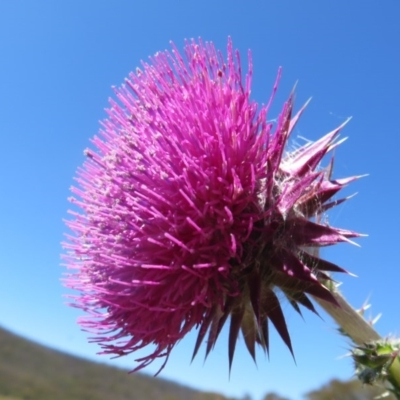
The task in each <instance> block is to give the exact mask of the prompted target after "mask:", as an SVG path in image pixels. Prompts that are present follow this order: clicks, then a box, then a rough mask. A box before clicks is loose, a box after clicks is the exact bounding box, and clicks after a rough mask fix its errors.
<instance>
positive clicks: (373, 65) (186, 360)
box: [0, 0, 400, 400]
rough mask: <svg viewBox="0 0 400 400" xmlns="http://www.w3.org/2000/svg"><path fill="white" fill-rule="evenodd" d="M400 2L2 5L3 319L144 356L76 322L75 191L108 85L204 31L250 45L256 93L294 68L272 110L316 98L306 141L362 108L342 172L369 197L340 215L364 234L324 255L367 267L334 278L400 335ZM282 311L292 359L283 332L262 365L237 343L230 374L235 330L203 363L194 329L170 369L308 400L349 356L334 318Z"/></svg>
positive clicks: (70, 345)
mask: <svg viewBox="0 0 400 400" xmlns="http://www.w3.org/2000/svg"><path fill="white" fill-rule="evenodd" d="M399 12H400V4H399V3H398V2H397V1H395V0H387V1H385V2H378V1H372V0H365V1H360V0H354V1H348V0H335V1H331V2H328V1H321V2H317V1H311V0H305V1H297V0H291V1H289V0H287V1H285V0H283V1H279V2H278V1H267V0H266V1H261V0H260V1H254V0H248V1H246V2H244V1H243V2H242V1H233V0H232V1H211V0H203V1H201V2H200V1H196V2H195V1H177V0H170V1H165V2H164V1H161V0H159V1H154V0H152V1H149V0H146V1H140V2H139V1H134V0H129V1H123V0H120V1H102V0H97V1H89V0H87V1H77V0H69V1H67V2H56V1H44V0H36V1H20V0H14V1H8V2H6V1H2V2H0V122H1V124H0V135H1V146H2V149H3V151H2V156H1V157H0V176H1V191H2V193H3V194H2V196H1V198H0V206H1V228H0V250H1V251H0V325H1V326H3V327H5V328H8V329H11V330H12V331H14V332H16V333H19V334H21V335H24V336H26V337H28V338H30V339H33V340H36V341H38V342H40V343H43V344H46V345H49V346H52V347H55V348H58V349H61V350H64V351H67V352H70V353H73V354H76V355H80V356H82V357H87V358H90V359H94V360H97V361H99V362H109V363H111V364H112V365H116V366H123V367H127V368H130V367H132V366H133V365H134V364H133V356H132V357H127V358H123V359H119V360H108V358H107V357H104V356H103V357H100V356H97V355H96V352H97V351H98V348H97V347H96V345H93V344H87V342H86V335H85V334H84V333H83V332H81V331H80V328H79V327H78V325H77V324H76V323H75V320H76V318H77V316H78V315H79V314H80V313H79V312H78V311H76V310H74V309H71V308H68V307H66V306H65V305H64V302H65V300H64V299H63V298H62V296H63V294H65V293H67V290H66V289H65V288H63V287H62V285H61V284H60V277H61V274H62V272H63V268H62V267H61V266H60V263H61V261H60V253H61V252H62V249H61V245H60V242H61V241H62V240H63V234H64V232H66V230H67V229H66V228H65V226H64V224H63V222H62V219H63V218H66V217H67V209H68V208H69V204H68V202H67V197H68V196H69V195H70V193H69V187H70V186H71V185H72V184H73V177H74V175H75V171H76V169H77V167H78V166H79V165H80V164H81V163H82V162H83V159H84V156H83V150H84V149H85V148H86V147H87V146H88V144H89V139H90V138H91V137H92V136H93V135H95V134H96V133H97V131H98V129H99V120H101V119H104V118H105V117H106V114H105V112H104V108H106V107H107V106H108V101H107V99H108V98H109V97H110V96H112V95H113V92H112V90H111V86H112V85H120V84H121V83H122V82H123V79H124V78H125V77H126V76H127V75H128V73H129V72H130V71H132V70H134V69H135V68H136V67H137V66H138V65H139V64H140V60H142V59H143V60H146V59H147V57H148V56H150V55H153V54H154V53H155V52H157V51H159V50H164V49H166V48H169V41H170V40H173V41H174V42H175V44H176V45H177V46H178V47H179V48H182V47H183V42H184V39H185V38H192V37H194V38H197V37H199V36H201V37H202V38H203V39H204V40H211V41H213V42H214V43H215V45H216V47H218V48H221V49H222V50H225V48H226V42H227V36H228V35H230V36H231V37H232V38H233V42H234V46H235V47H237V48H239V50H240V51H241V54H242V59H243V64H244V65H245V57H246V54H247V50H248V49H249V48H250V49H251V50H252V53H253V60H254V81H253V92H252V95H253V98H254V100H256V101H258V102H260V103H262V102H266V101H267V100H268V98H269V94H270V91H271V88H272V85H273V83H274V80H275V76H276V72H277V69H278V67H279V66H282V67H283V77H282V80H281V84H280V88H279V92H278V95H277V97H276V102H275V107H274V108H273V109H272V114H273V113H274V112H277V111H278V110H279V107H280V106H281V104H282V102H283V101H284V99H285V98H286V97H287V95H288V93H289V92H290V90H291V88H292V87H293V85H294V83H295V82H296V81H298V87H297V105H298V106H299V107H300V106H301V104H302V103H303V102H305V101H306V100H307V99H308V97H310V96H312V98H313V100H312V102H311V104H310V105H309V107H308V110H307V112H306V113H305V114H304V117H303V120H302V122H301V123H300V125H299V127H298V129H297V131H296V132H295V135H297V136H303V137H306V138H307V139H312V140H314V139H317V138H318V137H320V136H321V135H323V134H324V133H326V132H328V131H329V130H331V129H333V128H334V127H336V126H337V125H339V124H340V123H341V122H343V121H344V120H345V119H346V118H347V117H349V116H353V119H352V121H351V122H350V123H349V124H348V125H347V127H346V128H345V130H344V131H343V136H348V137H349V140H348V141H346V142H345V143H344V144H343V145H341V146H340V148H339V149H338V150H337V151H336V165H335V176H337V177H344V176H349V175H359V174H364V173H368V174H370V175H369V176H368V177H366V178H364V179H362V180H360V181H358V182H356V183H354V184H353V185H352V186H351V187H350V188H349V189H346V192H345V193H347V194H351V193H353V192H359V194H358V195H357V196H356V197H355V198H353V199H352V200H351V201H350V202H348V203H347V204H345V205H343V206H341V207H340V209H338V210H335V211H334V212H332V213H331V214H330V216H329V221H330V223H331V224H332V225H336V226H340V227H344V228H349V229H353V230H356V231H359V232H363V233H368V234H369V236H368V237H366V238H362V239H360V240H358V243H359V244H360V245H361V246H362V247H361V248H357V247H355V246H350V245H340V246H338V247H336V248H333V249H329V250H326V251H324V256H325V257H326V258H329V259H330V260H332V261H333V262H335V263H337V264H339V265H342V266H343V267H344V268H347V269H349V270H351V271H352V272H353V273H355V274H356V275H357V276H358V278H353V277H346V276H344V277H343V276H338V277H337V279H338V280H340V281H343V285H342V288H343V292H344V295H345V296H346V297H347V298H348V300H349V301H350V303H352V304H353V305H355V306H357V307H358V306H361V305H362V303H363V302H364V301H365V300H366V299H367V298H368V297H369V298H370V300H371V302H372V305H373V306H372V315H375V314H377V313H381V312H382V313H383V317H382V318H381V320H380V321H379V323H378V325H377V328H378V330H379V332H380V333H381V334H382V335H387V334H395V335H398V336H399V335H400V319H399V312H398V306H397V305H398V303H399V301H398V300H395V299H396V298H397V296H396V294H397V293H398V288H399V278H400V272H399V262H398V246H399V239H400V234H399V230H398V227H399V226H400V214H399V212H398V209H397V207H398V203H399V188H398V183H399V175H398V173H399V167H398V161H397V160H398V152H399V142H400V139H399V125H398V115H399V111H398V110H399V107H400V100H399V89H400V74H399V71H400V58H399V56H398V49H399V38H400V24H399V23H398V16H399ZM284 309H285V310H286V311H287V321H288V325H289V330H290V332H291V334H292V340H293V347H294V350H295V355H296V364H295V363H294V362H293V360H292V358H291V355H290V353H289V352H288V351H287V349H286V348H285V347H284V345H283V344H282V343H281V341H280V340H279V338H277V336H276V335H275V334H273V337H272V345H271V360H270V361H269V362H268V360H267V359H266V358H265V357H264V355H263V354H261V353H259V354H258V366H257V367H256V366H254V364H253V362H252V360H251V358H250V357H249V356H248V355H247V354H246V351H245V349H244V347H245V346H244V343H243V341H242V342H241V343H240V344H239V346H238V349H237V352H236V355H235V360H234V364H233V369H232V373H231V377H230V379H229V375H228V361H227V346H226V336H227V335H226V332H223V335H222V337H221V338H220V339H219V343H218V344H217V346H216V349H215V350H214V352H213V353H212V354H211V355H210V356H209V358H208V359H207V361H206V363H205V364H203V360H202V356H201V355H200V357H198V359H197V360H195V361H194V362H193V364H191V365H190V358H191V352H192V348H193V346H194V342H195V333H193V334H190V335H188V337H187V338H185V339H184V340H183V341H182V342H181V343H180V344H179V345H178V346H177V348H176V349H175V350H174V352H173V354H172V356H171V359H170V361H169V363H168V365H167V367H166V368H165V370H164V371H163V372H162V374H161V376H162V377H165V378H169V379H173V380H176V381H179V382H180V383H182V384H187V385H190V386H193V387H197V388H200V389H204V390H214V391H218V392H222V393H225V394H227V395H232V396H238V397H239V396H243V395H244V394H245V393H249V394H250V395H252V396H253V398H254V400H258V399H260V398H261V396H262V394H264V393H266V392H268V391H276V392H279V393H280V394H282V395H286V396H288V397H291V398H292V399H300V398H301V394H302V393H304V392H306V391H307V390H310V389H313V388H316V387H318V386H320V385H322V384H323V383H325V382H326V381H328V380H329V379H331V378H333V377H338V378H342V379H347V378H350V377H351V375H352V363H351V360H350V359H349V358H340V357H341V356H342V355H344V354H345V353H346V352H347V350H348V348H349V346H348V344H347V343H346V341H345V340H344V339H343V338H341V337H339V336H338V335H337V334H336V333H335V326H334V324H333V322H332V321H331V320H330V318H329V317H328V316H326V315H324V314H323V313H322V314H321V315H322V316H323V319H324V321H322V320H321V319H319V318H318V317H316V316H314V315H312V314H310V313H306V312H305V313H304V314H305V321H303V320H302V319H301V318H300V317H299V316H297V315H295V314H294V313H292V312H291V311H290V305H288V304H286V305H284ZM203 350H204V349H203ZM156 368H157V366H154V367H149V368H148V369H147V372H148V373H154V372H155V371H156Z"/></svg>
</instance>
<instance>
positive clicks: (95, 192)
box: [66, 40, 358, 370]
mask: <svg viewBox="0 0 400 400" xmlns="http://www.w3.org/2000/svg"><path fill="white" fill-rule="evenodd" d="M251 76H252V64H251V60H250V61H249V68H248V72H247V75H246V77H245V79H244V80H243V79H242V71H241V66H240V59H239V53H238V52H237V51H234V50H233V48H232V43H231V41H230V40H229V41H228V49H227V60H225V59H224V57H223V56H222V54H221V53H220V52H217V51H216V50H215V48H214V46H213V45H212V44H211V43H203V42H202V41H201V40H199V41H198V42H195V41H191V42H187V44H186V47H185V57H183V56H181V55H180V53H179V52H178V50H177V49H176V48H175V47H174V46H173V50H172V52H171V53H170V52H167V51H166V52H162V53H158V54H157V55H155V56H154V57H153V58H151V59H150V63H149V64H146V63H144V64H143V71H141V70H138V71H137V72H136V73H132V74H130V76H129V78H128V79H127V80H126V83H125V85H124V86H122V87H121V88H119V89H116V90H115V93H116V97H117V99H118V101H114V100H111V108H110V109H109V110H108V114H109V118H108V119H107V120H106V121H104V122H103V129H102V130H101V132H100V137H101V138H100V137H95V138H94V139H93V144H94V146H95V148H96V149H95V150H87V152H86V154H87V156H88V159H87V161H86V162H85V164H84V166H83V168H82V169H80V170H79V172H78V178H77V182H78V187H77V188H73V189H72V190H73V192H74V194H75V195H76V196H78V198H77V199H72V201H73V203H74V204H75V205H77V206H79V207H80V208H81V209H82V214H79V213H76V212H72V214H73V215H74V218H75V219H74V220H72V221H69V222H68V223H67V224H68V226H69V227H70V228H71V229H72V231H73V232H74V234H73V235H71V236H70V237H69V243H68V244H66V246H67V247H68V248H69V255H68V256H67V260H68V266H69V268H71V269H73V270H75V272H74V273H71V275H70V276H69V278H68V279H67V280H66V285H67V286H68V287H70V288H73V289H76V290H78V291H79V292H80V294H79V295H77V296H76V298H75V303H74V304H75V306H76V307H79V308H81V309H83V310H85V311H86V312H87V313H88V315H87V316H86V317H85V318H83V319H81V321H80V323H81V325H82V326H83V327H84V328H85V329H86V330H88V331H90V332H93V333H94V335H95V336H94V338H93V341H96V342H98V343H99V344H100V345H101V346H102V348H103V352H104V353H107V354H117V355H124V354H129V353H131V352H135V351H136V350H138V349H142V348H145V347H146V346H148V345H153V350H152V351H151V352H150V354H148V355H147V356H145V357H142V358H140V359H138V360H137V361H138V363H139V365H138V367H137V368H136V370H137V369H140V368H143V367H145V366H146V365H148V364H149V363H150V362H152V361H153V360H155V359H157V358H160V357H161V358H162V357H165V362H166V360H167V358H168V355H169V354H170V352H171V350H172V348H173V347H174V346H175V344H176V343H177V342H178V341H179V340H180V339H182V338H183V337H184V336H185V335H186V333H188V332H189V331H191V330H192V329H193V328H199V334H198V340H197V342H196V345H195V350H194V355H195V354H196V353H197V351H198V349H199V347H200V344H201V342H202V340H203V338H204V337H205V336H206V335H207V332H208V340H207V347H206V353H207V354H208V353H209V352H210V350H211V349H212V347H213V346H214V344H215V342H216V340H217V338H218V335H219V333H220V331H221V329H222V327H223V325H224V324H225V322H226V321H227V320H228V319H229V317H230V334H229V345H228V347H229V363H230V364H231V362H232V359H233V354H234V350H235V344H236V339H237V337H238V334H239V332H240V330H242V331H243V334H244V338H245V342H246V345H247V347H248V349H249V351H250V353H251V355H252V356H253V358H254V357H255V345H256V343H257V344H260V345H261V346H262V347H263V348H264V349H266V350H268V329H269V328H268V322H269V321H271V322H272V324H273V325H274V326H275V328H276V329H277V331H278V332H279V334H280V336H281V337H282V339H283V340H284V342H285V343H286V344H287V346H288V347H289V349H290V351H292V346H291V342H290V337H289V333H288V329H287V327H286V322H285V318H284V315H283V312H282V309H281V306H280V302H279V300H278V297H277V294H276V290H277V289H279V290H280V291H282V292H283V293H284V294H285V295H286V296H287V297H288V299H289V301H290V302H291V304H292V305H293V306H294V307H295V308H296V310H297V311H299V312H300V309H299V304H300V305H302V306H305V307H306V308H308V309H310V310H312V311H315V310H314V307H313V305H312V303H311V301H310V300H309V298H308V294H311V295H313V296H317V297H319V298H321V299H324V300H326V301H329V302H335V301H334V298H333V297H332V295H331V294H330V292H329V290H328V289H327V288H326V287H325V286H324V285H323V284H322V283H321V282H320V279H329V277H328V276H327V275H326V273H325V272H326V271H343V270H342V269H341V268H340V267H338V266H336V265H334V264H332V263H330V262H328V261H325V260H322V259H320V258H318V257H316V256H313V255H312V254H311V252H308V251H306V248H319V247H321V246H328V245H333V244H336V243H338V242H349V238H351V237H356V236H358V235H357V234H356V233H354V232H351V231H348V230H343V229H337V228H333V227H331V226H328V225H327V224H322V223H321V222H320V216H321V215H322V214H323V213H324V212H325V211H326V210H328V209H329V208H331V207H333V206H335V205H336V204H339V203H340V202H342V201H343V199H342V200H336V201H335V200H331V199H332V197H333V196H334V195H335V194H336V193H337V192H338V191H339V190H340V189H341V188H342V187H343V186H345V185H346V184H348V183H349V182H351V181H352V180H354V179H356V178H347V179H341V180H333V179H331V167H332V165H330V167H328V168H327V169H326V170H322V169H321V168H320V167H319V164H320V162H321V160H322V158H323V157H324V156H325V155H326V153H328V152H329V151H330V150H332V149H333V148H334V147H335V146H336V144H337V143H336V142H335V141H336V139H337V136H338V133H339V130H340V129H341V127H339V128H338V129H335V130H334V131H333V132H331V133H329V134H327V135H325V136H324V137H322V138H321V139H320V140H318V141H316V142H315V143H308V144H306V145H304V146H303V147H300V148H298V149H297V150H295V151H293V152H289V153H288V152H287V149H286V144H287V141H288V138H289V136H290V134H291V132H292V131H293V128H294V126H295V124H296V122H297V120H298V118H299V116H300V114H301V113H302V111H303V109H302V110H300V112H299V113H298V114H297V115H296V116H294V117H292V109H293V95H291V96H290V98H289V99H288V101H287V102H286V103H285V104H284V106H283V109H282V112H281V114H280V116H279V118H278V121H277V123H276V124H275V126H274V125H273V124H272V123H269V122H267V111H268V107H269V105H268V106H263V107H258V105H257V104H256V103H254V102H253V101H251V100H250V90H251ZM275 91H276V85H275V88H274V92H275ZM269 104H270V102H269ZM335 143H336V144H335ZM163 365H164V364H163ZM161 368H162V367H161Z"/></svg>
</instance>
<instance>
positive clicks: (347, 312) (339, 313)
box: [313, 289, 400, 399]
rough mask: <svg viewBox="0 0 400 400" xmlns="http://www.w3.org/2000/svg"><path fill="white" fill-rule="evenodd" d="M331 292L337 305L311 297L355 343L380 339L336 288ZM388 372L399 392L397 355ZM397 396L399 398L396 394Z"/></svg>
mask: <svg viewBox="0 0 400 400" xmlns="http://www.w3.org/2000/svg"><path fill="white" fill-rule="evenodd" d="M331 293H332V294H333V296H334V298H335V299H336V301H337V303H338V304H339V307H338V306H336V305H334V304H332V303H329V302H327V301H324V300H321V299H319V298H317V297H313V298H314V300H315V302H316V303H318V304H319V305H320V306H321V307H322V308H323V309H324V310H325V311H326V312H327V313H328V314H329V315H330V316H331V317H332V318H333V319H334V320H335V322H336V323H337V324H338V325H339V326H340V328H342V330H343V331H344V332H346V334H347V335H348V336H349V337H350V338H351V339H352V340H353V342H354V343H355V344H357V345H364V344H365V343H370V342H374V341H378V340H382V337H381V336H380V335H379V334H378V333H377V332H376V331H375V329H374V328H373V327H372V325H371V324H369V323H368V322H367V321H366V320H365V319H364V318H363V317H362V315H361V314H360V313H359V312H357V311H356V310H355V309H354V308H353V307H352V306H351V305H350V304H349V303H348V302H347V301H346V299H345V298H344V297H343V296H342V295H341V294H340V293H339V292H338V291H337V290H335V289H333V290H331ZM389 374H390V376H389V381H390V382H391V383H392V385H393V386H394V387H395V389H396V392H397V391H398V392H399V393H400V360H399V357H398V356H397V357H395V359H394V361H393V363H392V365H391V367H390V368H389ZM397 398H398V399H400V397H398V396H397Z"/></svg>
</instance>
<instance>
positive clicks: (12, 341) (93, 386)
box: [0, 328, 234, 400]
mask: <svg viewBox="0 0 400 400" xmlns="http://www.w3.org/2000/svg"><path fill="white" fill-rule="evenodd" d="M0 400H234V399H227V398H226V397H224V396H222V395H220V394H216V393H203V392H199V391H196V390H193V389H190V388H188V387H185V386H181V385H178V384H176V383H173V382H170V381H167V380H165V379H161V378H153V377H149V376H146V375H143V374H140V373H136V374H128V373H127V371H124V370H121V369H118V368H114V367H110V366H106V365H102V364H97V363H94V362H90V361H86V360H84V359H80V358H78V357H74V356H71V355H68V354H64V353H61V352H59V351H56V350H52V349H49V348H46V347H44V346H41V345H39V344H36V343H33V342H31V341H29V340H26V339H24V338H22V337H19V336H17V335H15V334H13V333H11V332H8V331H6V330H4V329H2V328H0Z"/></svg>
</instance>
